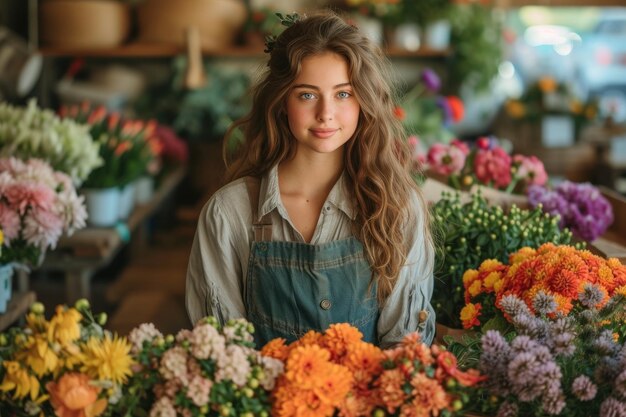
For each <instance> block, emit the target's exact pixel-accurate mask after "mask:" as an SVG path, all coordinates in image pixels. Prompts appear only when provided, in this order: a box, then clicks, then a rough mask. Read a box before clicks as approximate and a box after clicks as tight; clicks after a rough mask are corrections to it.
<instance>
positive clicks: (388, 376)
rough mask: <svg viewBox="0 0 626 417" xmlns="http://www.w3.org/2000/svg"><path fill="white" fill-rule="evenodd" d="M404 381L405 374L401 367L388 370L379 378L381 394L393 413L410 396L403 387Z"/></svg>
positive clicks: (384, 402) (389, 411)
mask: <svg viewBox="0 0 626 417" xmlns="http://www.w3.org/2000/svg"><path fill="white" fill-rule="evenodd" d="M404 381H405V376H404V374H403V373H402V371H400V370H399V369H389V370H386V371H384V372H383V373H382V374H381V375H380V378H378V387H379V396H380V399H381V400H382V402H383V404H384V405H385V407H386V408H387V412H388V413H390V414H393V413H394V412H395V411H396V409H397V408H398V407H400V406H401V405H402V404H403V403H404V401H406V399H407V397H408V395H407V393H406V392H404V390H403V389H402V385H404Z"/></svg>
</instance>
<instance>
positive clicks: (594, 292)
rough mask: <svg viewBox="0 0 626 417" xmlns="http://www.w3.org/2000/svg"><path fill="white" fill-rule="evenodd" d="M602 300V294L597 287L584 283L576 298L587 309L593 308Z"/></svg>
mask: <svg viewBox="0 0 626 417" xmlns="http://www.w3.org/2000/svg"><path fill="white" fill-rule="evenodd" d="M603 299H604V294H603V293H602V291H600V288H598V286H597V285H593V284H589V283H586V284H585V286H584V287H583V292H581V293H580V295H579V296H578V300H579V301H580V303H581V304H582V305H583V306H585V307H587V308H595V307H596V306H597V305H598V304H599V303H600V302H602V300H603Z"/></svg>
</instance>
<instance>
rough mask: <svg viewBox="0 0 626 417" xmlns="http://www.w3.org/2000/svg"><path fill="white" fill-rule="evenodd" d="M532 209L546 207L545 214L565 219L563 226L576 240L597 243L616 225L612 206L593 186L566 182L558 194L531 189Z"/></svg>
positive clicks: (556, 190) (540, 189)
mask: <svg viewBox="0 0 626 417" xmlns="http://www.w3.org/2000/svg"><path fill="white" fill-rule="evenodd" d="M528 201H529V203H530V205H531V206H532V207H536V206H537V205H538V204H542V208H543V211H544V212H546V213H551V214H558V215H560V216H561V221H560V223H559V225H560V226H561V227H567V228H569V229H570V230H571V231H572V233H573V234H575V235H576V236H578V237H580V238H582V239H584V240H587V241H593V240H595V239H596V238H597V237H598V236H600V235H602V234H603V233H604V232H605V231H606V229H607V228H608V227H609V226H610V224H611V223H612V222H613V209H612V206H611V203H609V201H608V200H607V199H606V198H604V197H603V196H602V194H601V193H600V191H598V189H597V188H596V187H594V186H593V185H591V184H590V183H581V184H578V183H574V182H571V181H563V182H562V183H560V184H559V185H558V186H557V187H556V188H555V189H554V191H549V190H547V189H545V188H543V187H541V186H535V185H534V186H531V187H529V189H528Z"/></svg>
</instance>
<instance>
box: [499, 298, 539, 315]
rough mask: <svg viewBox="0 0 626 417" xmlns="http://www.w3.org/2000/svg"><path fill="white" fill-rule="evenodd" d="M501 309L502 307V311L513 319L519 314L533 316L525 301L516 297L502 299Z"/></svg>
mask: <svg viewBox="0 0 626 417" xmlns="http://www.w3.org/2000/svg"><path fill="white" fill-rule="evenodd" d="M500 307H502V311H504V312H505V313H506V314H508V315H509V316H511V317H513V316H517V315H518V314H527V315H529V316H530V315H532V314H531V313H530V310H529V309H528V306H527V305H526V303H525V302H524V300H522V299H521V298H519V297H518V296H516V295H506V296H504V297H502V299H501V300H500Z"/></svg>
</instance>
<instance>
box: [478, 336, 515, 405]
mask: <svg viewBox="0 0 626 417" xmlns="http://www.w3.org/2000/svg"><path fill="white" fill-rule="evenodd" d="M481 345H482V353H481V355H480V362H479V365H478V367H479V369H480V371H481V372H482V373H483V374H484V375H487V376H488V379H487V381H486V383H485V385H486V388H487V389H488V390H490V391H491V392H493V393H494V394H495V395H503V396H506V395H508V394H509V393H510V392H511V391H510V384H509V379H508V376H507V364H508V363H509V361H510V352H511V348H510V347H509V345H508V343H507V342H506V340H505V339H504V337H502V335H501V334H500V332H498V331H496V330H488V331H487V333H485V335H484V336H483V337H482V338H481Z"/></svg>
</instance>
